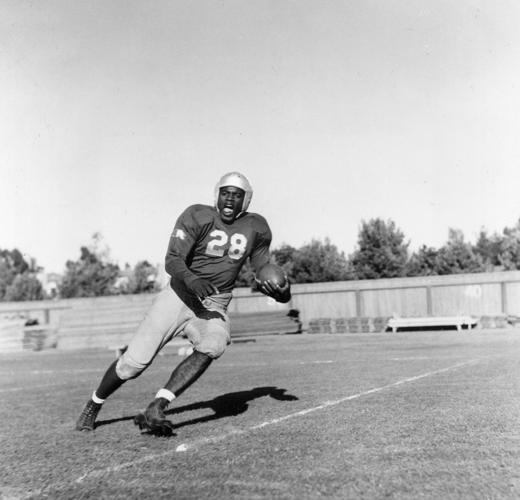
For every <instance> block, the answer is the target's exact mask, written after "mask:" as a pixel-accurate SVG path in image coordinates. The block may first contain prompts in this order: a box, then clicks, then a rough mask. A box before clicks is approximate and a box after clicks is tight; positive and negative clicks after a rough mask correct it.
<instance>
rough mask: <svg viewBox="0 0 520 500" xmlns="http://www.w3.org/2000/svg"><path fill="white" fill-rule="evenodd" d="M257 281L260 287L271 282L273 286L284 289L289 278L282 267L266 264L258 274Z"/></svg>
mask: <svg viewBox="0 0 520 500" xmlns="http://www.w3.org/2000/svg"><path fill="white" fill-rule="evenodd" d="M256 280H257V281H258V282H259V284H260V285H262V284H264V283H265V282H266V281H270V282H271V283H272V284H273V285H278V286H279V287H280V288H283V287H284V286H285V284H286V282H287V276H286V275H285V272H284V270H283V269H282V268H281V267H280V266H277V265H276V264H266V265H265V266H263V267H262V268H261V269H260V270H259V271H258V273H256Z"/></svg>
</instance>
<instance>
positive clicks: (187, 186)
mask: <svg viewBox="0 0 520 500" xmlns="http://www.w3.org/2000/svg"><path fill="white" fill-rule="evenodd" d="M518 26H520V3H519V2H516V1H515V0H511V1H503V0H484V1H479V0H473V1H468V0H457V1H456V2H454V1H453V0H435V1H433V0H428V1H426V0H342V1H339V0H298V1H296V0H290V1H287V0H250V1H243V0H212V1H207V0H200V1H197V2H193V1H185V0H169V1H164V0H154V1H153V2H145V1H136V0H102V1H100V0H88V1H87V0H76V1H74V2H70V1H68V0H34V1H28V0H1V1H0V75H1V76H0V214H1V221H0V248H2V249H13V248H18V249H19V250H20V251H22V253H24V255H25V256H26V257H32V258H35V259H36V261H37V263H38V264H39V265H41V266H43V267H44V269H45V271H47V272H62V271H63V270H64V269H65V263H66V261H67V260H77V259H78V258H79V255H80V247H81V246H87V245H89V244H90V243H91V239H92V235H93V234H94V233H96V232H99V233H101V235H102V236H103V241H104V244H105V245H106V246H107V247H108V248H109V249H110V257H111V258H112V260H113V261H114V262H116V263H119V264H120V265H124V264H125V263H130V264H131V265H135V264H136V263H137V262H138V261H140V260H144V259H146V260H148V261H150V262H152V263H159V262H162V261H163V259H164V254H165V251H166V247H167V244H168V240H169V236H170V233H171V230H172V228H173V225H174V223H175V220H176V219H177V217H178V216H179V214H180V213H181V212H182V211H183V210H184V209H185V208H186V207H187V206H189V205H191V204H194V203H207V204H212V203H213V189H214V186H215V184H216V182H217V180H218V179H219V178H220V177H221V176H222V175H223V174H224V173H226V172H229V171H233V170H238V171H241V172H243V173H244V174H245V175H246V176H248V177H249V179H250V181H251V183H252V185H253V188H254V194H253V200H252V202H251V206H250V211H253V212H257V213H260V214H262V215H263V216H264V217H266V219H267V220H268V222H269V224H270V226H271V229H272V231H273V247H277V246H280V245H282V244H290V245H293V246H295V247H299V246H301V245H303V244H305V243H308V242H310V241H311V240H312V239H315V238H317V239H324V238H327V237H328V238H330V240H331V242H332V243H334V244H335V245H336V246H337V247H338V248H339V249H340V250H341V251H343V252H345V254H346V255H347V256H348V255H349V254H351V253H352V252H353V251H354V250H355V248H356V245H357V239H358V235H359V229H360V227H361V224H362V222H363V221H369V220H370V219H373V218H376V217H378V218H382V219H384V220H392V221H394V222H395V224H396V226H397V227H398V228H399V229H400V230H401V231H402V232H403V233H404V235H405V238H406V240H407V241H409V242H410V249H411V250H413V249H416V248H418V247H419V246H421V245H429V246H434V247H440V246H442V245H443V244H444V243H445V242H446V241H447V238H448V230H449V228H455V229H460V230H462V231H463V233H464V235H465V237H466V239H467V240H468V241H475V240H476V238H477V236H478V233H479V231H480V229H481V228H485V229H486V230H487V231H488V232H489V233H494V232H499V233H501V231H502V230H503V228H504V227H511V226H513V225H515V224H516V222H517V221H518V219H519V218H520V207H519V205H520V189H519V187H520V165H519V158H520V140H519V132H520V30H519V29H518Z"/></svg>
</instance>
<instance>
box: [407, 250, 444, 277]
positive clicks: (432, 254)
mask: <svg viewBox="0 0 520 500" xmlns="http://www.w3.org/2000/svg"><path fill="white" fill-rule="evenodd" d="M438 255H439V251H438V250H437V249H435V248H433V247H427V246H426V245H423V246H422V247H420V248H419V249H418V250H417V251H416V252H414V253H413V254H412V256H411V257H410V260H409V261H408V263H407V265H406V276H431V275H434V274H437V258H438Z"/></svg>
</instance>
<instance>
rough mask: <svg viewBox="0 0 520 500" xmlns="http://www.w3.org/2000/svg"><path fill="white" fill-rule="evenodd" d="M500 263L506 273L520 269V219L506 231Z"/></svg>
mask: <svg viewBox="0 0 520 500" xmlns="http://www.w3.org/2000/svg"><path fill="white" fill-rule="evenodd" d="M498 261H499V263H500V265H501V266H502V268H503V269H504V270H505V271H513V270H516V269H520V219H519V220H518V222H517V223H516V225H515V226H513V227H511V228H507V227H506V228H505V229H504V231H503V238H502V240H501V241H500V251H499V255H498Z"/></svg>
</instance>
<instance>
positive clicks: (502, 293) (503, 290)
mask: <svg viewBox="0 0 520 500" xmlns="http://www.w3.org/2000/svg"><path fill="white" fill-rule="evenodd" d="M500 297H501V300H502V314H507V283H506V282H505V281H502V282H501V283H500Z"/></svg>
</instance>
